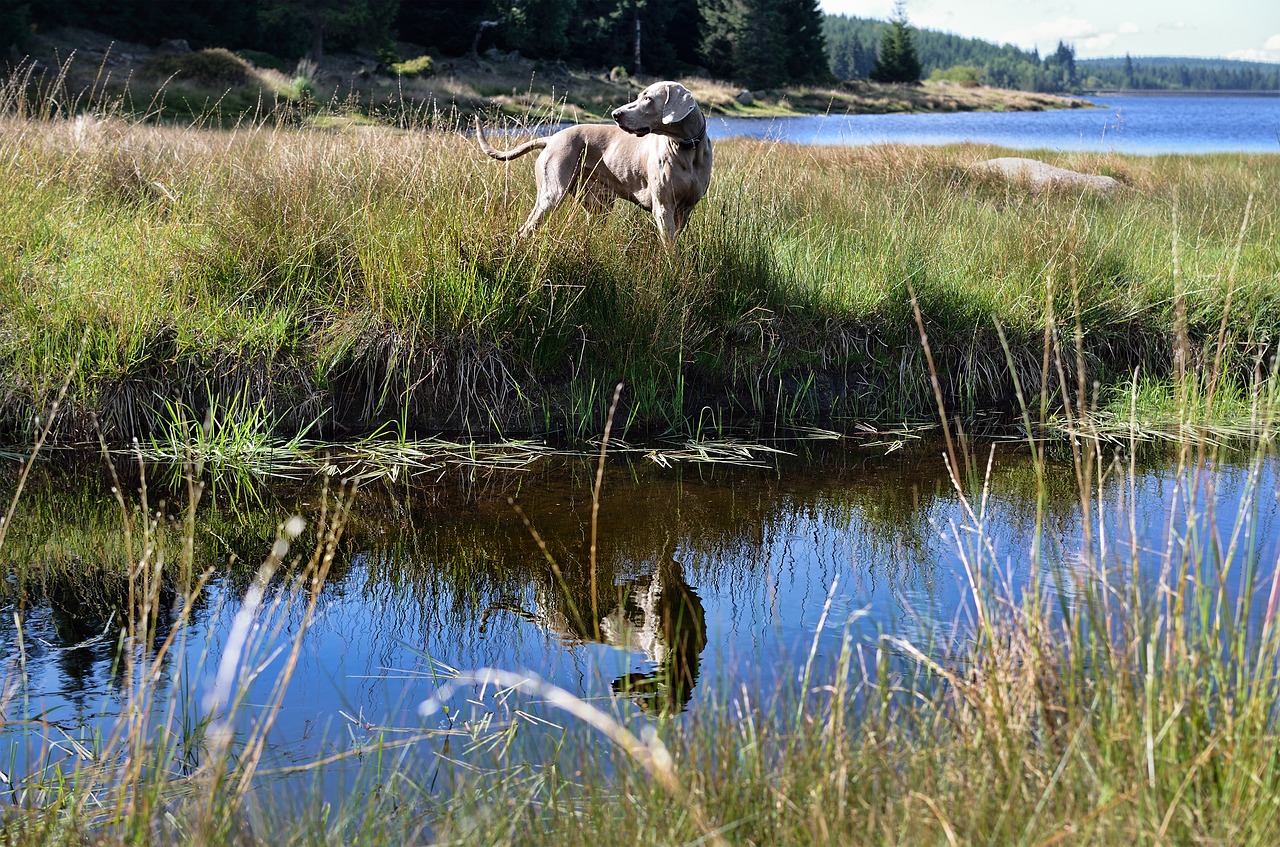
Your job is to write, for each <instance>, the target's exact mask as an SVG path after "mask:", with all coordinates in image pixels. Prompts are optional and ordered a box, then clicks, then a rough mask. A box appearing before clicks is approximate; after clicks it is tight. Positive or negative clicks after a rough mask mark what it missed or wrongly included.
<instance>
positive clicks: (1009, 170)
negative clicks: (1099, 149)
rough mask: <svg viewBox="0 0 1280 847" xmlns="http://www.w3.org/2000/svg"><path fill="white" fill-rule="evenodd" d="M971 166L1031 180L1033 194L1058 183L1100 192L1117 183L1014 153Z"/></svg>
mask: <svg viewBox="0 0 1280 847" xmlns="http://www.w3.org/2000/svg"><path fill="white" fill-rule="evenodd" d="M973 168H974V170H977V171H983V172H986V173H993V174H998V175H999V176H1003V177H1004V178H1005V179H1009V180H1015V181H1022V180H1025V181H1027V182H1028V183H1030V185H1031V190H1032V192H1034V193H1036V194H1039V193H1040V192H1041V191H1044V190H1046V189H1049V188H1057V187H1059V186H1077V185H1078V186H1084V187H1085V188H1092V189H1095V190H1097V191H1102V192H1111V191H1115V190H1116V189H1117V188H1119V187H1120V183H1119V182H1118V181H1117V180H1115V179H1112V178H1111V177H1109V176H1100V175H1098V174H1084V173H1080V172H1079V171H1069V170H1067V169H1066V168H1058V167H1054V166H1053V165H1050V164H1046V163H1045V162H1041V161H1038V160H1036V159H1022V158H1019V157H1017V156H1005V157H1003V158H1000V159H988V160H987V161H985V162H978V163H977V164H976V165H974V166H973Z"/></svg>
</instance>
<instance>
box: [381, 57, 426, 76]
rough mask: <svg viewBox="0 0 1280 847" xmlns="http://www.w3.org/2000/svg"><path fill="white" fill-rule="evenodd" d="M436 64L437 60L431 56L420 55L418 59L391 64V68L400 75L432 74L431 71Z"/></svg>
mask: <svg viewBox="0 0 1280 847" xmlns="http://www.w3.org/2000/svg"><path fill="white" fill-rule="evenodd" d="M434 65H435V60H434V59H432V58H431V57H430V56H419V57H418V58H416V59H406V60H405V61H403V62H396V63H395V64H393V65H392V66H391V70H392V71H393V72H394V73H397V74H399V75H400V76H407V77H418V76H431V71H432V68H433V66H434Z"/></svg>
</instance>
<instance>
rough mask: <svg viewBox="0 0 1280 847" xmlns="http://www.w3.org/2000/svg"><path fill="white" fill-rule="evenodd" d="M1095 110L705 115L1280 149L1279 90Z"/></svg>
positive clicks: (838, 130)
mask: <svg viewBox="0 0 1280 847" xmlns="http://www.w3.org/2000/svg"><path fill="white" fill-rule="evenodd" d="M1085 99H1087V100H1088V101H1089V102H1091V103H1093V104H1094V105H1096V106H1097V107H1098V108H1095V109H1056V110H1050V111H1044V112H953V113H945V114H895V115H826V116H804V117H791V118H720V117H714V118H711V119H710V130H709V131H710V134H711V136H712V138H713V139H716V138H730V137H733V136H748V137H752V138H770V139H777V140H780V141H790V142H796V143H799V144H844V145H865V144H960V143H965V142H973V143H978V144H994V145H998V146H1001V147H1009V148H1013V149H1015V150H1053V151H1096V152H1115V153H1131V154H1139V155H1156V154H1162V153H1280V96H1265V95H1259V96H1192V95H1182V96H1153V95H1115V96H1095V97H1088V98H1085Z"/></svg>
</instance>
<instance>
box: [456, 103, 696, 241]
mask: <svg viewBox="0 0 1280 847" xmlns="http://www.w3.org/2000/svg"><path fill="white" fill-rule="evenodd" d="M611 117H612V118H613V120H614V123H615V124H616V126H611V125H609V124H580V125H578V126H572V127H569V128H568V129H562V130H560V131H559V132H557V133H556V134H554V135H552V136H549V137H547V138H535V139H533V140H532V141H526V142H525V143H524V144H521V145H520V146H519V147H516V148H514V149H512V150H506V151H502V150H495V149H494V148H493V147H491V146H489V142H488V140H487V139H486V138H485V135H484V128H483V127H482V126H481V125H480V121H479V119H477V120H476V138H477V139H478V141H479V143H480V149H481V150H483V151H484V152H485V154H486V155H488V156H491V157H493V158H494V159H498V160H500V161H503V162H509V161H511V160H512V159H516V158H519V157H520V156H523V155H524V154H525V153H528V152H530V151H533V150H541V151H542V153H541V154H540V155H539V156H538V161H537V164H536V165H535V166H534V173H535V174H536V177H537V186H538V198H537V202H536V203H535V204H534V207H533V211H531V212H530V213H529V218H528V220H526V221H525V222H524V224H523V225H522V226H521V227H520V229H519V231H518V232H517V236H518V237H521V238H523V237H526V236H528V235H529V234H530V233H532V232H533V231H534V229H536V228H537V226H538V224H539V223H540V222H541V221H542V220H543V219H544V218H545V217H546V216H547V215H549V214H550V213H551V212H553V211H554V210H555V209H556V208H557V207H559V206H560V204H561V203H563V202H564V201H565V200H566V199H567V198H568V197H569V196H570V195H584V194H585V195H586V196H585V198H584V199H587V200H588V201H589V202H592V203H597V204H604V205H607V204H608V203H611V202H612V201H613V200H615V199H617V198H619V197H620V198H623V199H625V200H630V201H631V202H632V203H635V204H636V205H638V206H640V207H641V208H642V209H645V210H646V211H649V212H651V213H652V214H653V220H654V222H655V223H657V225H658V235H659V237H660V238H661V239H662V242H663V244H664V245H665V246H666V247H667V249H669V250H673V249H674V248H675V244H676V235H678V234H679V232H680V230H682V229H683V228H684V225H685V224H686V223H687V222H688V220H689V215H690V213H691V212H693V207H694V206H696V205H698V201H699V200H701V199H702V198H703V195H705V194H706V193H707V188H708V187H709V186H710V185H711V139H710V138H708V137H707V120H706V118H705V117H703V115H702V110H701V109H699V108H698V104H697V102H696V101H695V100H694V99H693V95H692V94H691V93H689V89H687V88H685V87H684V86H683V85H681V84H680V83H678V82H655V83H654V84H653V85H650V86H649V87H648V88H646V89H645V90H644V91H642V92H640V96H639V97H637V98H636V99H635V100H633V101H632V102H630V103H628V104H626V105H625V106H619V107H618V108H617V109H614V110H613V112H612V113H611Z"/></svg>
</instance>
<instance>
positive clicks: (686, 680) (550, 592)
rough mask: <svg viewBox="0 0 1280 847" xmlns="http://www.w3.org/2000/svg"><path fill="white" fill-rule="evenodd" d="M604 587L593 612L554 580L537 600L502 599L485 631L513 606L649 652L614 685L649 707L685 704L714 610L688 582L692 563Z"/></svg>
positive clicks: (561, 634) (555, 628) (563, 628)
mask: <svg viewBox="0 0 1280 847" xmlns="http://www.w3.org/2000/svg"><path fill="white" fill-rule="evenodd" d="M602 593H604V594H606V596H605V598H604V599H603V601H602V602H600V603H598V604H597V606H596V610H595V612H594V614H593V612H592V610H591V609H590V608H574V604H573V603H572V602H569V601H567V600H566V599H565V593H564V592H563V591H557V590H556V589H555V588H554V586H545V585H539V586H538V587H537V588H536V589H535V590H534V598H533V601H532V608H526V607H524V606H522V605H520V604H517V603H496V604H494V605H492V606H490V607H489V608H487V609H485V611H484V615H483V616H482V617H481V621H480V632H481V634H483V633H484V632H485V629H486V627H487V626H488V624H489V620H490V618H491V617H492V616H493V615H494V614H496V613H498V612H511V613H513V614H516V615H519V616H520V617H521V618H523V619H525V620H527V621H529V622H530V623H533V624H535V625H537V626H538V627H541V628H542V629H544V630H546V631H547V632H549V633H551V634H552V635H554V636H555V637H556V638H558V639H559V640H560V641H562V642H563V643H565V644H583V643H586V642H589V641H597V642H600V643H602V644H608V645H610V646H612V647H617V648H620V649H623V650H629V651H633V652H638V653H642V654H643V655H644V657H645V660H646V662H645V664H646V665H647V666H648V669H647V670H643V671H632V672H628V673H625V674H622V675H621V676H619V677H618V678H616V679H615V680H613V682H612V687H613V690H614V691H615V692H617V693H619V694H625V695H627V696H628V697H631V698H632V699H633V700H635V702H636V703H638V704H639V705H640V707H641V708H643V709H645V710H646V711H652V712H667V713H675V712H680V711H683V710H684V709H685V707H686V706H687V705H688V704H689V699H690V698H691V697H692V696H693V688H694V686H695V685H696V684H697V681H698V671H699V667H700V665H701V662H702V650H703V648H704V647H706V646H707V620H706V612H705V611H704V610H703V608H702V600H701V598H699V597H698V593H697V592H696V591H695V590H694V589H693V588H692V587H691V586H690V585H689V583H687V582H685V579H684V568H683V567H681V565H680V563H679V562H677V561H676V560H674V559H671V560H669V561H668V562H666V563H665V564H662V565H659V566H658V567H656V568H654V569H653V570H652V572H649V573H644V574H640V575H638V576H634V577H626V578H620V579H617V580H615V581H614V583H613V585H611V586H609V587H608V588H607V589H606V590H605V592H602Z"/></svg>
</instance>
